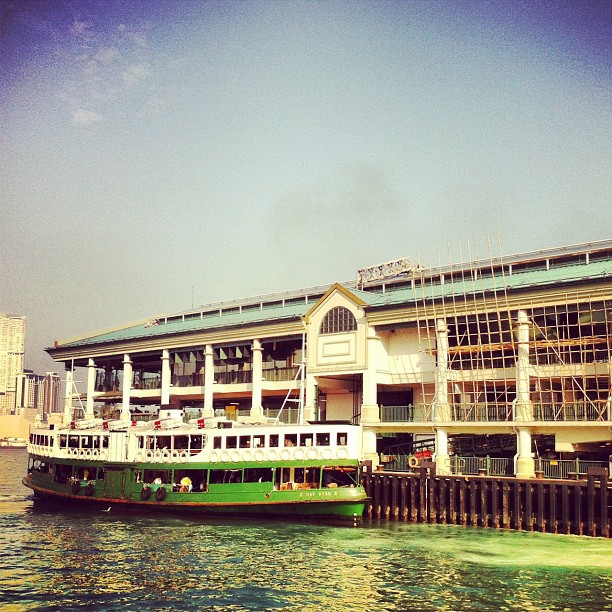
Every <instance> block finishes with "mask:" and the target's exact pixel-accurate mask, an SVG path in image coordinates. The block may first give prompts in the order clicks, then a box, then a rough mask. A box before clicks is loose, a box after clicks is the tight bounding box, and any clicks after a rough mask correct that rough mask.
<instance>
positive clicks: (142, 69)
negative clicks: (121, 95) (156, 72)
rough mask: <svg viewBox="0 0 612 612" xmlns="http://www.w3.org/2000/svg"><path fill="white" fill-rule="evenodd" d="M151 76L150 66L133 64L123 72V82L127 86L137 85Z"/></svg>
mask: <svg viewBox="0 0 612 612" xmlns="http://www.w3.org/2000/svg"><path fill="white" fill-rule="evenodd" d="M150 75H151V65H150V64H132V65H131V66H129V67H128V68H127V69H126V70H124V71H123V82H124V83H125V84H126V85H130V86H131V85H136V84H138V83H139V82H140V81H142V80H143V79H144V78H146V77H148V76H150Z"/></svg>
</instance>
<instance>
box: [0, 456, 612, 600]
mask: <svg viewBox="0 0 612 612" xmlns="http://www.w3.org/2000/svg"><path fill="white" fill-rule="evenodd" d="M26 469H27V454H26V452H25V451H24V450H8V449H6V450H3V449H0V610H6V611H21V610H58V611H59V610H62V611H65V610H77V609H83V608H88V609H94V610H138V611H140V610H145V609H146V610H230V611H239V610H277V611H282V610H328V611H329V610H355V611H364V612H365V611H368V612H371V611H376V610H420V611H429V610H431V611H434V610H442V611H445V612H453V611H457V612H458V611H471V610H480V611H483V610H486V611H489V610H490V611H494V610H495V611H497V610H503V611H526V610H527V611H531V610H533V611H535V610H537V611H541V610H546V611H561V610H563V611H565V610H567V611H571V612H577V611H583V610H584V611H591V610H592V611H604V610H612V543H611V542H610V541H609V540H604V539H592V538H586V537H576V536H553V535H549V534H538V533H514V532H506V531H494V530H485V529H474V528H468V529H466V528H463V527H456V526H454V527H453V526H441V525H412V524H403V523H378V524H366V525H365V526H362V527H359V528H356V529H355V528H353V527H345V526H337V525H331V524H330V525H325V524H292V523H291V522H279V521H274V522H272V521H247V520H244V521H214V520H209V519H194V518H189V517H167V516H162V515H144V516H142V515H138V514H136V513H131V514H128V513H119V512H117V511H116V509H113V508H112V507H111V510H110V512H102V511H99V510H95V511H86V512H83V511H79V512H76V511H62V512H58V511H57V510H53V511H49V510H48V509H45V508H40V507H39V506H38V505H35V504H34V502H33V501H32V498H31V492H30V491H29V489H26V488H25V487H24V486H23V485H22V484H21V478H22V476H23V475H24V474H25V473H26Z"/></svg>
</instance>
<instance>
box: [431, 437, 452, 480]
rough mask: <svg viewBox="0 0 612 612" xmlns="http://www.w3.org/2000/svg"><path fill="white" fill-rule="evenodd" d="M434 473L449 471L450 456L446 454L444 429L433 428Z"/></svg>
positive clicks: (448, 472) (446, 444)
mask: <svg viewBox="0 0 612 612" xmlns="http://www.w3.org/2000/svg"><path fill="white" fill-rule="evenodd" d="M434 461H435V463H436V473H437V474H441V475H446V474H450V473H451V469H450V457H449V455H448V433H447V431H446V429H441V428H439V427H438V428H436V429H435V457H434Z"/></svg>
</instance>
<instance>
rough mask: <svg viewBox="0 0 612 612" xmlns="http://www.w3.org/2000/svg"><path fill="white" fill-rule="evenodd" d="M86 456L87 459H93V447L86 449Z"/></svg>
mask: <svg viewBox="0 0 612 612" xmlns="http://www.w3.org/2000/svg"><path fill="white" fill-rule="evenodd" d="M85 457H87V459H91V449H90V448H88V449H87V450H86V451H85Z"/></svg>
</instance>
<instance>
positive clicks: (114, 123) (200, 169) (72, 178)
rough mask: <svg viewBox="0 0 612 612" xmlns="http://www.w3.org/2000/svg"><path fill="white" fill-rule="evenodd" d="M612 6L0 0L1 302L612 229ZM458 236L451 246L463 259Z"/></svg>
mask: <svg viewBox="0 0 612 612" xmlns="http://www.w3.org/2000/svg"><path fill="white" fill-rule="evenodd" d="M611 41H612V3H610V2H606V1H604V0H601V1H591V2H590V1H587V0H580V1H579V0H575V1H567V0H551V1H538V0H531V1H524V0H513V1H508V0H504V1H487V0H482V1H478V2H476V1H466V0H453V1H450V0H449V1H446V2H445V1H443V0H440V1H426V0H413V1H409V0H406V1H403V2H383V1H381V2H372V1H368V2H360V1H352V2H341V1H331V0H330V1H326V2H300V1H290V2H289V1H284V2H274V1H269V2H266V1H258V2H248V1H242V2H214V1H213V2H204V1H198V0H164V1H157V2H156V1H153V0H146V1H140V0H127V1H126V0H121V1H115V0H106V1H103V0H98V1H92V0H80V1H76V0H55V1H54V0H44V1H43V0H3V1H2V2H1V3H0V159H1V160H2V163H1V164H0V312H5V313H11V314H20V315H23V316H25V317H27V319H26V321H27V324H26V359H25V361H26V367H27V368H30V369H33V370H34V371H36V372H39V373H43V372H44V371H47V370H56V371H57V370H59V364H54V362H53V361H52V360H51V359H50V358H49V357H48V356H47V355H46V353H45V352H44V348H45V347H48V346H51V345H52V344H53V342H54V341H55V340H56V339H63V338H68V337H71V336H76V335H79V334H83V333H88V332H93V331H95V330H99V329H104V328H107V327H111V326H114V325H120V324H124V323H129V322H131V321H136V320H141V319H146V318H148V317H151V316H154V315H161V314H167V313H176V312H182V311H185V310H189V309H191V307H192V306H197V305H199V304H207V303H210V302H214V301H218V300H225V299H234V298H242V297H247V296H253V295H260V294H267V293H273V292H279V291H286V290H293V289H299V288H303V287H311V286H315V285H316V286H318V285H326V284H330V283H333V282H336V281H340V282H341V281H347V280H352V279H355V278H356V271H357V269H358V268H361V267H365V266H369V265H375V264H378V263H382V262H386V261H390V260H394V259H399V258H402V257H414V258H416V259H418V260H419V261H420V262H421V263H422V264H423V265H425V266H428V265H437V264H438V263H439V262H440V260H441V261H442V262H444V263H449V262H450V261H461V260H462V259H464V258H465V257H466V252H467V251H468V249H469V252H470V253H471V254H472V256H473V258H487V257H488V255H489V251H492V253H493V255H498V254H502V255H503V254H506V255H509V254H515V253H522V252H526V251H534V250H540V249H545V248H551V247H556V246H563V245H569V244H577V243H582V242H591V241H594V240H603V239H609V238H612V201H611V200H612V197H611V196H612V172H611V169H612V165H611V156H610V150H611V144H612V102H611V101H612V96H611V93H612V71H611V68H612V42H611ZM460 254H461V259H460Z"/></svg>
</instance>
